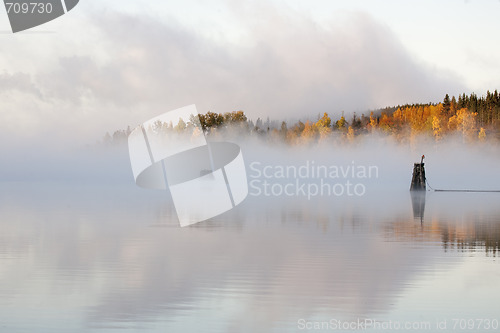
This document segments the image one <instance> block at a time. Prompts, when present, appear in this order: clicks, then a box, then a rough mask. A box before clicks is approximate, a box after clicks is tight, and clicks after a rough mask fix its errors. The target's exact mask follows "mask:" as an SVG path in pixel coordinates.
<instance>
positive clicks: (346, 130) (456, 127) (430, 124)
mask: <svg viewBox="0 0 500 333" xmlns="http://www.w3.org/2000/svg"><path fill="white" fill-rule="evenodd" d="M198 118H199V121H197V119H194V118H193V116H192V117H191V119H190V121H188V122H185V121H183V120H182V119H179V123H178V124H175V125H173V124H171V123H170V124H162V123H158V124H155V127H156V129H155V130H164V131H167V132H168V131H171V130H174V131H177V132H186V131H189V130H198V131H203V132H204V133H205V134H206V135H208V136H211V137H217V136H224V135H226V134H232V135H238V136H250V137H257V138H260V139H263V140H264V141H266V142H270V143H286V144H289V145H300V144H314V143H318V142H322V141H328V140H333V141H338V142H342V143H349V142H355V141H356V140H357V138H358V137H362V136H365V135H368V134H373V133H379V134H382V135H385V136H390V137H393V138H394V139H395V140H396V141H397V142H400V143H408V142H412V141H413V140H415V139H416V138H417V137H427V138H429V139H432V140H434V141H435V142H440V141H441V140H443V139H444V138H445V137H448V136H459V137H461V138H462V140H463V142H464V143H472V142H484V141H487V140H488V141H491V140H495V141H498V140H500V96H499V93H498V91H497V90H495V91H494V92H493V93H491V92H490V91H488V92H487V93H486V95H484V96H481V97H478V96H477V95H476V94H474V93H472V94H470V95H466V94H462V95H460V96H458V98H456V97H455V96H453V97H451V98H450V97H449V95H448V94H446V96H445V97H444V99H443V101H442V102H439V103H428V104H411V105H410V104H407V105H402V106H397V107H387V108H384V109H379V110H375V111H371V112H370V113H369V115H365V114H361V116H358V115H356V113H354V114H353V115H352V117H351V118H350V119H346V118H345V117H344V116H343V115H342V116H341V117H340V118H339V119H332V118H331V117H330V115H329V114H328V113H326V112H325V113H324V114H323V115H322V116H321V115H318V116H317V118H316V120H315V121H311V120H307V121H304V122H303V121H300V120H299V121H297V122H296V123H293V124H288V123H287V122H286V121H277V120H270V119H269V118H268V119H267V120H266V121H263V120H262V119H260V118H258V119H257V120H256V121H255V122H254V121H253V120H250V119H249V118H248V117H247V116H246V115H245V113H244V111H233V112H227V113H215V112H210V111H209V112H207V113H205V114H200V115H199V117H198ZM199 127H201V128H199ZM130 132H131V129H130V127H128V128H127V129H126V130H118V131H115V132H114V133H113V134H112V135H111V134H109V133H106V135H105V136H104V138H103V139H102V141H101V143H102V144H105V145H111V144H121V143H124V142H126V141H127V137H128V135H129V134H130Z"/></svg>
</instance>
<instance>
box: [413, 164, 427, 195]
mask: <svg viewBox="0 0 500 333" xmlns="http://www.w3.org/2000/svg"><path fill="white" fill-rule="evenodd" d="M425 190H426V186H425V168H424V163H423V162H422V163H415V164H414V165H413V177H412V179H411V186H410V191H425Z"/></svg>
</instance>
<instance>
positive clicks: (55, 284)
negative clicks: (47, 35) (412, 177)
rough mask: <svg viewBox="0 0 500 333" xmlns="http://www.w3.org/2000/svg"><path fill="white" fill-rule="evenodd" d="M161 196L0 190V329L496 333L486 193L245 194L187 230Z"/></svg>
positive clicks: (494, 214) (76, 188)
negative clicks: (310, 197) (241, 199)
mask: <svg viewBox="0 0 500 333" xmlns="http://www.w3.org/2000/svg"><path fill="white" fill-rule="evenodd" d="M169 200H170V198H168V196H167V195H166V194H164V193H163V192H158V191H146V190H142V189H139V188H136V187H135V185H134V184H128V185H116V184H113V183H110V184H101V185H92V184H88V183H84V182H71V181H61V182H36V181H33V182H3V183H1V188H0V331H1V332H87V331H91V332H116V331H128V332H295V331H320V330H319V328H322V329H323V330H324V331H352V330H348V329H341V328H342V327H344V328H347V326H345V325H349V327H350V328H355V329H354V331H356V330H362V329H363V328H368V330H367V331H373V332H378V331H380V332H386V331H403V328H404V327H406V328H407V329H406V331H408V330H413V331H429V332H438V331H439V332H442V331H470V332H477V331H492V332H493V331H498V329H499V328H498V325H499V323H498V321H499V320H500V308H499V306H498V299H499V296H500V283H499V281H500V263H499V260H498V251H499V249H500V205H499V204H498V203H499V202H500V194H498V193H496V194H495V193H492V194H481V193H427V195H426V196H425V199H422V198H413V200H412V197H411V196H410V193H409V192H408V191H407V190H405V191H380V192H378V191H371V192H370V193H368V194H367V195H366V196H364V197H362V198H347V197H341V198H331V197H329V198H320V199H318V200H310V201H308V200H304V199H300V198H297V199H293V198H263V197H251V196H249V197H248V198H247V199H246V201H245V202H244V203H243V204H242V205H241V206H239V207H237V209H234V210H233V211H231V212H228V213H226V214H223V215H221V216H219V217H217V218H214V219H212V220H210V221H208V222H203V223H199V224H197V225H194V226H191V227H187V228H180V227H178V221H177V219H176V215H175V212H174V211H173V208H172V206H171V204H170V201H169ZM424 200H425V201H424ZM363 324H366V325H373V326H367V327H363ZM356 325H361V326H356ZM404 325H406V326H404ZM407 325H411V327H410V326H407ZM314 328H318V330H313V329H314ZM398 328H399V330H398ZM440 328H441V329H440ZM463 328H466V329H463ZM487 328H489V329H487ZM443 329H444V330H443Z"/></svg>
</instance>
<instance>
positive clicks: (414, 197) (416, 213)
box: [410, 191, 425, 222]
mask: <svg viewBox="0 0 500 333" xmlns="http://www.w3.org/2000/svg"><path fill="white" fill-rule="evenodd" d="M410 193H411V205H412V207H413V218H414V219H415V220H420V222H423V221H424V212H425V191H413V192H410Z"/></svg>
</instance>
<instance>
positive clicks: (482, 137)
mask: <svg viewBox="0 0 500 333" xmlns="http://www.w3.org/2000/svg"><path fill="white" fill-rule="evenodd" d="M477 137H478V139H479V141H481V142H484V140H486V131H485V130H484V128H483V127H481V129H480V130H479V134H478V136H477Z"/></svg>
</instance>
